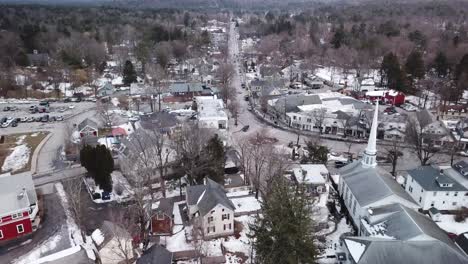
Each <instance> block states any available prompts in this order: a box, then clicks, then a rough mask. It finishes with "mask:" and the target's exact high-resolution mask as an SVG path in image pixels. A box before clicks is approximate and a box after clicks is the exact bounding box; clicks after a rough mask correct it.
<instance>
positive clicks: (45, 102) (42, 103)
mask: <svg viewBox="0 0 468 264" xmlns="http://www.w3.org/2000/svg"><path fill="white" fill-rule="evenodd" d="M39 105H40V106H49V101H47V100H44V101H40V102H39Z"/></svg>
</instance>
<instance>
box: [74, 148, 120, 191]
mask: <svg viewBox="0 0 468 264" xmlns="http://www.w3.org/2000/svg"><path fill="white" fill-rule="evenodd" d="M80 162H81V165H82V166H83V167H85V168H86V170H87V171H88V173H89V174H88V176H90V177H92V178H93V179H94V182H95V183H96V185H98V186H99V187H100V188H101V189H103V190H104V191H106V192H111V191H112V177H111V173H112V171H113V170H114V159H113V158H112V154H111V152H110V150H109V149H108V148H107V147H106V146H104V145H98V146H96V147H92V146H89V145H85V146H84V147H83V148H82V149H81V150H80Z"/></svg>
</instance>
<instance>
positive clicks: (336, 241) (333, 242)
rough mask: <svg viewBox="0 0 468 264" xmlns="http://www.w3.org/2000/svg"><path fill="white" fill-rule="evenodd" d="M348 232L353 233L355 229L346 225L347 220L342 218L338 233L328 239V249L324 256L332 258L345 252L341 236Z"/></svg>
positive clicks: (330, 235)
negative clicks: (337, 253) (342, 248)
mask: <svg viewBox="0 0 468 264" xmlns="http://www.w3.org/2000/svg"><path fill="white" fill-rule="evenodd" d="M348 232H353V229H352V227H351V226H350V225H347V224H346V219H345V218H342V219H341V221H340V222H339V223H338V226H337V229H336V231H335V232H333V233H332V234H329V235H328V236H327V237H326V242H325V246H326V248H325V251H324V252H323V254H322V256H330V255H335V253H336V252H343V250H341V246H340V236H341V235H342V234H344V233H348Z"/></svg>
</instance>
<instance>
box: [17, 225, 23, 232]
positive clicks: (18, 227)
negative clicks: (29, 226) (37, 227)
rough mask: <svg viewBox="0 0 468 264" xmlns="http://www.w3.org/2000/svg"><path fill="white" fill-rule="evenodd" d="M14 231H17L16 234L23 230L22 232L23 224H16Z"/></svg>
mask: <svg viewBox="0 0 468 264" xmlns="http://www.w3.org/2000/svg"><path fill="white" fill-rule="evenodd" d="M16 231H18V234H21V233H23V232H24V226H23V224H21V225H17V226H16Z"/></svg>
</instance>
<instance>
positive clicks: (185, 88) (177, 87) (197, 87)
mask: <svg viewBox="0 0 468 264" xmlns="http://www.w3.org/2000/svg"><path fill="white" fill-rule="evenodd" d="M169 91H170V92H171V93H188V92H194V93H198V92H203V84H201V83H173V84H171V85H170V87H169Z"/></svg>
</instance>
